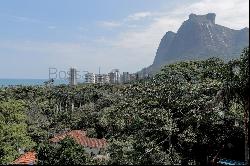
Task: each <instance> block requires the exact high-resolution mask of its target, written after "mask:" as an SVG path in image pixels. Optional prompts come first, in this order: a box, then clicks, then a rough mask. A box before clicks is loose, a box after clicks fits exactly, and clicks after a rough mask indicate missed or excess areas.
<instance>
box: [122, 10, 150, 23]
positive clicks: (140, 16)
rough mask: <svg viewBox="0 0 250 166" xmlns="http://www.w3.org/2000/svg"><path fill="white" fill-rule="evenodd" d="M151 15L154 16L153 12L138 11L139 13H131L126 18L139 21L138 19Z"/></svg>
mask: <svg viewBox="0 0 250 166" xmlns="http://www.w3.org/2000/svg"><path fill="white" fill-rule="evenodd" d="M150 16H152V13H151V12H138V13H134V14H131V15H129V16H128V17H127V18H126V20H135V21H138V20H141V19H145V18H147V17H150Z"/></svg>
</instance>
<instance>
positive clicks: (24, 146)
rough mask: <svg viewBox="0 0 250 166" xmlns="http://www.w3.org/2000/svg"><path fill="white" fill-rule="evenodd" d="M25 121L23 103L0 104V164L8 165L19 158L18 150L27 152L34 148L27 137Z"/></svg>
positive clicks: (10, 101)
mask: <svg viewBox="0 0 250 166" xmlns="http://www.w3.org/2000/svg"><path fill="white" fill-rule="evenodd" d="M26 119H27V116H26V115H25V112H24V102H22V101H15V100H9V101H1V102H0V164H10V163H11V162H12V161H14V160H15V159H16V158H17V157H19V155H20V153H19V150H21V151H23V150H24V151H25V150H26V151H28V150H30V149H31V148H33V147H34V146H35V143H34V142H33V141H32V140H31V138H30V137H29V136H28V132H27V124H26V123H25V122H26ZM21 151H20V152H21Z"/></svg>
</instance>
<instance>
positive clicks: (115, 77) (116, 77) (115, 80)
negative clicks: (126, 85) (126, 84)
mask: <svg viewBox="0 0 250 166" xmlns="http://www.w3.org/2000/svg"><path fill="white" fill-rule="evenodd" d="M109 80H110V83H111V84H119V83H120V72H119V69H113V70H112V71H111V72H110V73H109Z"/></svg>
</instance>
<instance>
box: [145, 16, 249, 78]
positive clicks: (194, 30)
mask: <svg viewBox="0 0 250 166" xmlns="http://www.w3.org/2000/svg"><path fill="white" fill-rule="evenodd" d="M215 17H216V14H215V13H208V14H206V15H196V14H190V15H189V19H188V20H186V21H184V23H183V24H182V25H181V27H180V28H179V29H178V31H177V33H174V32H171V31H168V32H167V33H166V34H165V35H164V36H163V38H162V39H161V42H160V44H159V47H158V49H157V51H156V56H155V59H154V62H153V64H152V65H151V66H149V67H148V68H146V69H144V70H143V71H144V72H146V73H147V72H148V73H150V74H152V73H155V72H157V71H158V70H159V69H160V67H161V66H163V65H166V64H170V63H175V62H178V61H184V60H201V59H207V58H211V57H214V56H215V57H219V58H221V59H224V60H229V59H232V58H235V57H236V56H238V55H239V54H240V53H241V51H242V49H243V48H244V47H246V46H248V45H249V28H247V27H246V28H243V29H241V30H234V29H231V28H227V27H225V26H221V25H218V24H215ZM142 73H143V72H142Z"/></svg>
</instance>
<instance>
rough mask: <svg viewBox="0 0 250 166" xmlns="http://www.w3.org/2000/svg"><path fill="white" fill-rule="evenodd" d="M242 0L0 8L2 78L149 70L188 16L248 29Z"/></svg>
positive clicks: (109, 0) (26, 1)
mask: <svg viewBox="0 0 250 166" xmlns="http://www.w3.org/2000/svg"><path fill="white" fill-rule="evenodd" d="M248 6H249V1H245V0H221V1H216V0H181V1H178V2H176V1H165V0H157V1H152V0H151V1H150V0H144V1H139V0H138V1H133V0H123V1H117V0H106V1H98V0H85V1H80V0H75V1H66V0H60V1H59V0H54V1H49V0H44V1H32V0H23V1H18V0H12V1H3V2H1V5H0V11H1V12H0V19H1V29H0V58H1V61H0V78H3V79H4V78H5V79H8V78H10V79H19V78H25V79H48V73H49V68H50V67H54V68H57V69H58V70H64V71H65V70H68V69H69V68H70V67H76V68H77V69H78V70H79V71H89V72H94V73H98V70H99V67H100V68H101V73H108V72H110V71H111V70H112V69H113V68H118V69H120V71H121V72H123V71H128V72H131V73H133V72H136V71H139V70H140V69H142V68H144V67H147V66H148V65H151V64H152V62H153V59H154V57H155V52H156V50H157V47H158V45H159V43H160V40H161V38H162V37H163V35H164V34H165V33H166V32H167V31H174V32H176V31H177V30H178V28H179V27H180V25H181V24H182V22H183V21H185V20H187V19H188V16H189V14H190V13H195V14H207V13H211V12H212V13H216V24H220V25H223V26H226V27H229V28H232V29H242V28H244V27H248V26H249V7H248Z"/></svg>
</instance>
